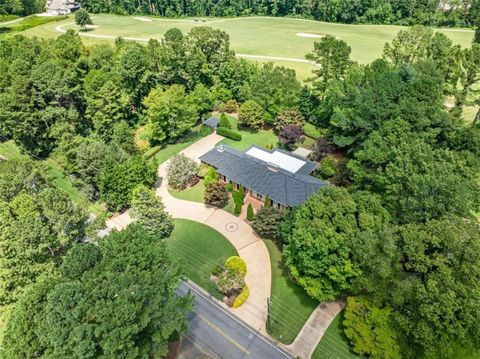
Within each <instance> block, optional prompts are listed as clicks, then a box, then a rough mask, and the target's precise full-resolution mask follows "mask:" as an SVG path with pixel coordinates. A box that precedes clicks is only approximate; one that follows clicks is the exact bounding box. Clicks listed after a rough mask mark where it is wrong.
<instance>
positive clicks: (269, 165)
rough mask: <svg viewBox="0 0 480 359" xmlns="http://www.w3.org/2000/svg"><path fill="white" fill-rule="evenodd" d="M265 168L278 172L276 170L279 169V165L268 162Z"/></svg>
mask: <svg viewBox="0 0 480 359" xmlns="http://www.w3.org/2000/svg"><path fill="white" fill-rule="evenodd" d="M267 168H268V169H269V170H270V171H272V172H278V170H279V169H280V166H278V165H276V164H275V163H272V162H268V163H267Z"/></svg>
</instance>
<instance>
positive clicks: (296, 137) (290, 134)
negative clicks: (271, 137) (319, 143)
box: [278, 125, 305, 151]
mask: <svg viewBox="0 0 480 359" xmlns="http://www.w3.org/2000/svg"><path fill="white" fill-rule="evenodd" d="M278 139H279V141H280V143H281V144H282V145H283V146H285V148H286V149H287V150H289V151H291V150H293V149H295V147H297V143H300V142H303V140H304V139H305V138H304V136H303V130H302V129H301V128H300V127H299V126H297V125H287V126H285V127H284V128H283V129H282V130H281V131H280V134H279V135H278Z"/></svg>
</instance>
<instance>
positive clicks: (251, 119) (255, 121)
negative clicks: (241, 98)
mask: <svg viewBox="0 0 480 359" xmlns="http://www.w3.org/2000/svg"><path fill="white" fill-rule="evenodd" d="M263 114H264V111H263V108H262V107H261V106H260V105H259V104H258V103H257V102H255V101H253V100H248V101H245V102H244V103H243V104H242V105H241V106H240V110H239V112H238V123H239V124H240V126H244V127H249V128H251V129H253V130H259V129H260V128H261V127H262V126H263V124H264V117H263Z"/></svg>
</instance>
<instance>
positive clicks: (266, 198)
mask: <svg viewBox="0 0 480 359" xmlns="http://www.w3.org/2000/svg"><path fill="white" fill-rule="evenodd" d="M263 205H264V206H265V207H270V206H271V205H272V203H271V202H270V198H268V196H265V199H264V200H263Z"/></svg>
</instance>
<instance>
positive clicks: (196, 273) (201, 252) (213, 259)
mask: <svg viewBox="0 0 480 359" xmlns="http://www.w3.org/2000/svg"><path fill="white" fill-rule="evenodd" d="M174 221H175V229H174V231H173V233H172V235H171V237H170V238H168V239H167V240H166V241H167V246H168V248H169V249H170V251H171V253H172V256H173V257H174V258H175V259H177V260H179V261H181V263H182V266H183V268H184V270H185V275H186V276H187V277H188V278H189V279H191V280H192V281H194V282H195V283H196V284H198V285H199V286H200V287H202V288H203V289H205V290H207V291H208V292H209V293H212V294H214V295H217V296H218V294H219V293H218V292H217V291H216V289H215V284H214V283H213V282H212V281H211V280H210V274H211V272H212V268H213V267H214V266H215V265H216V264H218V263H220V261H223V260H225V259H227V258H228V257H230V256H237V255H238V253H237V251H236V250H235V248H234V247H233V246H232V245H231V244H230V242H229V241H228V240H227V239H226V238H225V237H224V236H223V235H222V234H220V233H219V232H217V231H216V230H214V229H213V228H211V227H209V226H207V225H205V224H201V223H198V222H194V221H189V220H186V219H175V220H174Z"/></svg>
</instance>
